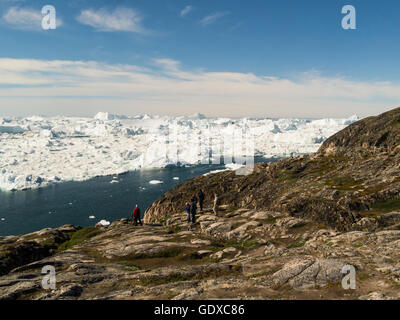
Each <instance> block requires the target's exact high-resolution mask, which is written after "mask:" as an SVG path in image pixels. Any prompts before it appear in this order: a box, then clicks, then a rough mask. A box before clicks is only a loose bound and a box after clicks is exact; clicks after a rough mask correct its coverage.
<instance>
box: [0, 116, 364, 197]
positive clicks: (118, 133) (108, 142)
mask: <svg viewBox="0 0 400 320" xmlns="http://www.w3.org/2000/svg"><path fill="white" fill-rule="evenodd" d="M357 120H358V117H357V116H352V117H350V118H348V119H319V120H306V119H268V118H257V119H249V118H243V119H229V118H206V117H205V116H204V115H201V114H196V115H193V116H189V117H167V116H164V117H161V116H149V115H140V116H136V117H128V116H121V115H112V114H109V113H106V112H105V113H98V114H97V115H96V116H95V118H94V119H90V118H68V117H53V118H46V117H35V116H33V117H29V118H7V119H5V118H0V189H3V190H23V189H30V188H39V187H43V186H46V185H48V184H50V183H58V182H62V181H82V180H87V179H90V178H93V177H96V176H102V175H116V174H120V173H124V172H127V171H131V170H136V169H140V168H163V167H168V166H185V165H195V164H199V163H203V164H205V163H219V161H220V159H221V158H223V159H225V160H226V161H224V163H225V164H228V165H229V163H230V162H229V159H232V157H234V158H236V156H237V154H238V152H239V151H238V150H237V148H236V147H235V146H237V145H240V144H242V145H246V144H249V143H248V142H247V141H245V140H243V139H244V138H243V137H240V135H239V136H237V135H236V134H235V135H234V136H230V134H231V133H232V132H233V131H235V132H243V134H244V136H245V135H246V132H250V131H251V137H252V142H251V143H252V144H254V155H256V156H265V157H279V156H288V155H294V154H304V153H311V152H315V151H316V150H317V149H318V148H319V147H320V146H321V143H322V142H323V141H325V140H326V139H327V138H328V137H329V136H331V135H333V134H335V133H336V132H338V131H339V130H342V129H344V128H345V127H346V126H347V125H349V124H351V123H353V122H355V121H357ZM232 130H233V131H232ZM229 137H231V138H229ZM228 168H229V166H228Z"/></svg>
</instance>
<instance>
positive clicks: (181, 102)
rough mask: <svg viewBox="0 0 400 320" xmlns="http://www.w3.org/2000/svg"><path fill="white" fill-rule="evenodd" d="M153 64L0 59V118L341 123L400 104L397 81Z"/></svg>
mask: <svg viewBox="0 0 400 320" xmlns="http://www.w3.org/2000/svg"><path fill="white" fill-rule="evenodd" d="M152 65H153V66H154V65H156V68H143V67H138V66H134V65H110V64H105V63H100V62H94V61H61V60H51V61H47V60H26V59H6V58H2V59H0V113H3V114H4V113H7V112H10V113H25V114H26V113H29V114H38V113H45V114H46V113H47V114H68V115H92V114H94V113H96V112H97V111H98V110H110V111H111V112H115V113H125V114H135V113H141V112H148V113H153V114H174V115H178V114H193V113H195V112H202V113H205V114H207V115H210V116H267V117H343V116H350V115H352V114H354V113H357V114H359V115H360V116H364V115H370V114H378V113H380V112H382V111H385V110H388V109H389V108H390V107H393V106H395V105H396V104H399V103H398V102H399V101H400V84H398V83H391V82H363V81H354V80H349V79H344V78H338V77H323V76H321V75H318V74H317V73H313V72H311V73H307V74H304V75H303V76H301V77H299V78H298V79H296V80H293V79H283V78H276V77H269V76H257V75H254V74H251V73H237V72H206V71H201V70H196V71H193V70H185V69H184V68H183V67H182V66H181V64H180V63H179V62H178V61H175V60H172V59H156V60H153V61H152Z"/></svg>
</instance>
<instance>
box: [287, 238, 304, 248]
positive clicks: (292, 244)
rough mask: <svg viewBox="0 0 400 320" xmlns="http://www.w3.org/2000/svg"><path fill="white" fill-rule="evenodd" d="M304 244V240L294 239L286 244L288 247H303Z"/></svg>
mask: <svg viewBox="0 0 400 320" xmlns="http://www.w3.org/2000/svg"><path fill="white" fill-rule="evenodd" d="M305 244H306V241H304V240H296V241H295V242H293V243H291V244H290V245H288V248H289V249H295V248H301V247H304V245H305Z"/></svg>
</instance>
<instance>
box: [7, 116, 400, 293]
mask: <svg viewBox="0 0 400 320" xmlns="http://www.w3.org/2000/svg"><path fill="white" fill-rule="evenodd" d="M399 119H400V109H395V110H393V111H391V112H388V113H385V114H383V115H381V116H379V117H375V118H368V119H364V120H362V121H360V122H358V123H356V124H354V125H352V126H349V127H348V128H346V129H345V130H343V131H342V132H339V133H338V134H336V135H335V136H333V137H331V138H330V139H328V140H327V141H326V142H325V143H324V144H323V146H322V147H321V149H320V150H319V152H317V153H315V154H312V155H306V156H300V157H295V158H288V159H283V160H280V161H277V162H274V163H262V164H258V165H256V167H255V170H254V172H253V173H252V174H250V175H249V176H238V175H235V173H234V172H222V173H218V174H213V175H209V176H205V177H198V178H195V179H192V180H189V181H186V182H184V183H182V184H181V185H179V186H177V187H176V188H174V189H173V190H171V191H170V192H168V193H166V194H165V195H164V196H162V197H161V198H160V199H159V200H157V201H156V202H155V203H154V204H153V205H152V206H151V208H150V209H149V210H148V211H147V213H146V217H145V220H146V222H147V224H146V225H145V226H143V227H140V226H138V227H135V226H133V224H132V222H131V221H128V220H126V219H123V220H120V221H116V222H114V223H112V224H111V225H110V226H109V227H102V226H96V227H88V228H83V229H81V228H79V227H74V226H64V227H61V228H58V229H45V230H42V231H39V232H35V233H32V234H28V235H23V236H10V237H0V300H1V299H40V300H49V299H50V300H52V299H68V300H70V299H400V294H399V292H400V291H399V288H400V264H399V258H400V256H399V250H398V248H399V245H400V198H399V191H400V166H399V164H400V152H399V141H400V139H399V137H400V135H399V130H400V129H399V128H400V124H399ZM200 188H201V189H203V191H204V192H205V193H206V196H207V199H206V203H205V208H206V210H205V212H203V213H201V214H199V215H198V221H197V223H195V224H191V225H188V223H187V221H186V213H184V212H183V211H184V210H183V208H184V203H185V202H186V201H187V200H188V199H190V198H191V197H192V196H193V195H194V193H195V192H197V191H198V190H199V189H200ZM214 192H217V193H218V195H219V196H220V197H221V200H222V204H221V206H220V213H219V215H218V216H215V215H214V214H212V210H211V207H212V200H213V199H212V195H213V193H214ZM46 265H53V266H54V267H55V268H56V281H57V283H56V289H55V290H44V289H43V288H42V287H41V281H42V279H43V275H42V274H41V270H42V267H43V266H46ZM345 265H352V266H354V267H355V269H356V289H355V290H345V289H344V288H343V287H342V285H341V280H342V278H343V274H342V268H343V267H344V266H345Z"/></svg>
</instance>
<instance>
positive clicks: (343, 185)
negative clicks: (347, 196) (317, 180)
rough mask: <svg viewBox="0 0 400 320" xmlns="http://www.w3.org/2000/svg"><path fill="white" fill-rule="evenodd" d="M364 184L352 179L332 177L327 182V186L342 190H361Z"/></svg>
mask: <svg viewBox="0 0 400 320" xmlns="http://www.w3.org/2000/svg"><path fill="white" fill-rule="evenodd" d="M363 183H364V182H363V181H361V180H355V179H353V178H351V177H332V178H330V179H328V180H327V181H326V185H328V186H331V187H336V188H337V189H340V190H352V189H356V188H360V187H361V185H362V184H363Z"/></svg>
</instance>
